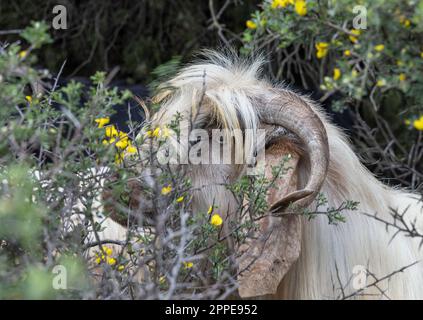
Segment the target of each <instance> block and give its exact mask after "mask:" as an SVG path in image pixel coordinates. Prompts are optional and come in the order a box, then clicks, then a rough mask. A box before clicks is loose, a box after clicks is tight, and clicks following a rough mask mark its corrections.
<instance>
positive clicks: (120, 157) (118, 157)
mask: <svg viewBox="0 0 423 320" xmlns="http://www.w3.org/2000/svg"><path fill="white" fill-rule="evenodd" d="M123 156H124V154H123V152H118V153H116V155H115V163H116V164H121V163H122V162H123Z"/></svg>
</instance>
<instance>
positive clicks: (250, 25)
mask: <svg viewBox="0 0 423 320" xmlns="http://www.w3.org/2000/svg"><path fill="white" fill-rule="evenodd" d="M245 24H246V26H247V28H248V29H251V30H254V29H257V24H256V23H255V22H253V21H251V20H248V21H247V22H246V23H245Z"/></svg>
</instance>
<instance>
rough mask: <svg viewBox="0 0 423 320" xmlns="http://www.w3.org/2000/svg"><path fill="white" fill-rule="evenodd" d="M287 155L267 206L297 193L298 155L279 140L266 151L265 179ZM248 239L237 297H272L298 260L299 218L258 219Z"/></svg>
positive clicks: (268, 196)
mask: <svg viewBox="0 0 423 320" xmlns="http://www.w3.org/2000/svg"><path fill="white" fill-rule="evenodd" d="M288 154H289V155H290V159H289V161H288V163H287V168H289V169H288V171H287V172H286V173H285V174H284V175H282V176H280V177H279V178H277V179H276V181H275V185H274V187H273V188H271V189H270V190H269V192H268V194H267V201H268V203H269V207H271V205H272V204H273V203H275V202H277V201H278V200H279V199H282V198H283V197H284V196H285V195H286V194H289V193H291V192H293V191H295V190H297V184H298V177H297V176H298V172H297V166H298V161H299V154H298V153H297V152H296V151H295V147H294V146H293V145H290V144H289V143H287V142H286V141H283V140H279V141H278V142H276V143H273V144H272V145H271V146H269V147H268V148H267V149H266V154H265V158H266V164H265V176H266V178H267V179H269V180H272V179H273V174H272V173H273V172H272V171H273V170H272V168H273V167H275V166H280V162H281V159H282V158H283V157H284V155H288ZM252 238H254V239H256V240H251V241H250V242H249V243H248V242H247V243H246V244H245V245H243V246H241V248H240V253H241V258H240V260H239V269H240V270H245V271H243V273H241V276H240V277H239V278H238V280H239V289H238V290H239V294H240V296H241V297H242V298H251V297H257V296H263V295H268V294H275V293H276V291H277V288H278V285H279V284H280V282H281V281H282V278H283V277H284V276H285V274H286V273H287V272H288V270H289V269H290V267H291V266H292V265H293V263H294V262H295V261H296V260H297V259H298V257H299V255H300V250H301V223H300V217H299V215H294V214H289V213H286V215H283V216H280V217H276V216H272V215H270V214H269V215H267V216H266V217H265V218H263V219H261V220H260V229H259V231H258V233H257V234H256V235H255V236H254V237H252Z"/></svg>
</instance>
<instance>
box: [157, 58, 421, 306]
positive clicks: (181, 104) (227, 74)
mask: <svg viewBox="0 0 423 320" xmlns="http://www.w3.org/2000/svg"><path fill="white" fill-rule="evenodd" d="M206 55H207V56H208V59H207V60H205V61H201V62H199V63H197V64H194V65H191V66H189V67H187V68H185V69H184V70H182V72H181V73H179V74H178V75H177V76H176V77H175V78H174V79H172V80H170V81H169V82H168V83H167V85H170V86H171V87H173V88H172V89H171V91H170V94H169V95H168V96H167V98H166V99H163V101H162V102H163V106H162V108H161V110H160V111H159V112H158V114H156V115H155V117H154V118H153V123H155V124H156V125H163V124H166V123H169V122H170V120H171V119H172V117H173V115H174V114H175V113H176V112H177V111H178V112H181V113H182V114H185V115H188V114H189V113H190V112H191V110H192V109H193V108H194V109H195V104H196V103H197V102H198V101H200V100H201V97H202V96H205V97H207V98H208V99H209V101H211V104H210V105H209V106H208V108H206V109H205V110H203V112H204V114H201V115H200V117H199V121H206V115H207V114H214V115H215V116H216V118H217V119H218V120H219V121H220V123H221V124H222V126H225V127H227V128H238V127H240V126H244V127H245V128H257V127H258V126H259V118H258V116H257V111H256V108H255V105H254V104H255V99H254V97H256V96H259V95H266V94H269V95H271V94H272V93H271V92H270V91H269V89H270V88H272V85H271V84H269V83H268V82H266V81H264V80H261V79H260V78H259V77H258V72H259V70H260V61H259V60H257V61H247V62H244V63H241V62H239V61H238V62H237V61H234V60H233V59H230V58H227V57H224V56H220V55H219V54H216V53H213V52H207V53H206ZM286 90H287V91H286V92H287V94H288V93H290V92H291V91H289V90H288V89H286ZM273 94H274V93H273ZM302 99H303V100H305V101H306V102H307V103H308V104H309V105H310V106H311V107H312V108H313V109H314V111H315V112H316V113H317V114H318V115H319V117H320V118H321V120H322V121H323V123H324V125H325V127H326V130H327V133H328V137H329V148H330V165H329V172H328V175H327V178H326V181H325V183H324V185H323V188H322V190H321V192H322V193H323V194H325V195H326V197H327V198H328V200H329V203H328V205H329V206H335V207H336V206H338V205H340V204H341V203H342V202H343V201H345V200H354V201H359V202H360V205H359V210H358V211H354V212H348V213H347V214H346V222H345V223H339V224H338V225H329V224H328V221H327V218H326V217H324V216H319V217H317V218H315V219H313V220H311V221H308V220H307V219H304V221H303V242H302V250H301V256H300V258H299V260H298V261H297V262H296V263H295V265H294V266H293V267H292V268H291V270H290V271H289V273H288V274H287V275H286V276H285V278H284V279H283V281H282V283H281V285H280V288H279V292H278V294H277V295H276V297H277V298H285V299H297V298H299V299H325V298H332V299H333V298H336V297H338V296H339V294H340V291H338V290H336V289H337V288H338V287H339V286H340V285H341V284H342V285H346V284H349V285H347V287H346V289H345V292H346V294H349V293H351V292H353V291H354V290H355V289H354V288H353V287H352V277H354V275H353V269H354V267H355V266H356V265H362V266H364V267H365V268H368V269H369V270H370V271H371V272H372V273H374V274H375V275H376V276H377V277H383V276H386V275H388V274H390V273H391V272H393V271H395V270H397V269H399V268H401V267H404V266H406V265H409V264H411V263H413V262H415V261H417V260H420V259H421V258H422V251H419V249H418V246H417V244H418V243H417V240H416V239H411V238H407V237H405V236H404V235H398V236H397V237H396V238H395V239H394V240H393V241H392V242H390V240H391V237H392V235H393V231H394V230H388V231H387V230H386V228H385V226H384V225H383V224H382V223H380V222H378V221H375V220H374V219H372V218H370V217H366V216H365V215H363V214H361V212H366V213H369V214H375V213H377V214H378V216H379V217H381V218H383V219H386V220H389V219H391V216H390V213H389V208H390V207H392V208H394V209H399V210H400V211H401V210H404V208H406V207H407V206H408V205H410V208H409V210H408V212H407V215H406V216H407V219H408V220H409V221H412V220H413V219H415V218H417V219H418V220H419V221H420V222H419V223H420V225H421V224H422V222H421V220H422V218H421V217H422V215H423V209H422V204H421V203H419V202H418V200H417V196H416V195H412V194H409V193H407V192H405V191H401V190H395V189H393V188H390V187H387V186H385V185H383V184H382V183H380V182H379V181H378V180H377V179H375V178H374V177H373V175H372V174H371V173H370V172H369V171H368V170H367V169H366V168H365V167H364V166H363V165H362V164H361V163H360V161H359V159H358V157H357V156H356V154H355V153H354V152H353V151H352V149H351V147H350V145H349V143H348V142H347V140H346V138H345V137H344V135H343V133H342V132H341V130H340V129H338V128H336V127H335V126H334V125H332V124H331V123H330V121H329V120H328V119H327V118H326V116H325V115H324V113H323V111H322V110H321V109H320V108H319V107H317V106H315V105H314V104H313V103H312V102H311V101H309V100H307V98H305V97H302ZM239 119H241V122H242V124H240V121H239ZM304 172H305V170H303V175H305V173H304ZM233 173H234V169H233V168H231V167H230V166H229V167H228V166H223V165H222V166H217V167H215V166H212V165H209V166H201V167H195V166H194V167H193V168H192V171H191V173H190V174H191V176H192V179H193V183H194V186H197V187H201V191H200V192H198V193H197V194H196V195H195V199H194V201H193V206H194V207H195V209H196V210H204V209H206V208H208V206H209V205H210V204H211V203H212V202H215V203H217V204H218V205H219V206H220V208H222V210H224V208H229V210H228V212H226V213H230V211H231V210H232V208H233V207H234V202H233V198H231V194H230V193H228V192H227V191H226V190H224V187H222V186H218V185H217V184H218V183H222V182H228V180H231V176H232V174H233ZM216 176H217V177H216ZM303 178H304V177H303ZM312 207H313V205H312ZM336 268H337V269H338V273H339V278H340V279H339V280H340V282H341V283H339V282H338V279H337V273H336ZM372 281H373V280H372V278H371V277H368V282H367V283H368V284H369V283H371V282H372ZM379 287H380V288H381V289H383V290H386V295H387V296H389V297H390V298H393V299H423V267H422V263H419V264H417V265H414V266H413V267H411V268H409V269H407V270H406V271H404V272H403V273H400V274H396V275H395V276H393V277H391V278H390V279H389V281H384V282H382V283H380V284H379ZM365 293H366V294H372V293H376V294H377V293H378V291H377V290H375V288H372V289H369V290H366V291H365ZM369 297H370V298H371V297H376V298H380V297H381V295H380V294H378V295H376V296H369V295H367V296H362V298H369Z"/></svg>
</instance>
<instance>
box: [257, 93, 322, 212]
mask: <svg viewBox="0 0 423 320" xmlns="http://www.w3.org/2000/svg"><path fill="white" fill-rule="evenodd" d="M276 94H277V96H276V97H273V98H272V99H271V100H270V101H268V102H267V103H264V104H258V105H259V107H258V111H259V115H260V118H261V119H262V120H263V122H265V123H268V124H274V125H279V126H282V127H284V128H286V129H288V130H290V131H292V132H293V133H295V134H296V135H297V136H298V138H299V139H300V140H301V141H302V142H303V143H304V145H305V147H306V151H307V152H306V154H307V155H308V159H309V162H310V176H309V179H308V181H307V184H306V185H305V187H304V189H301V190H297V191H295V192H292V193H290V194H288V195H286V196H285V197H284V198H282V199H280V200H279V201H277V202H276V203H274V204H272V205H271V207H270V210H271V211H272V212H276V211H280V210H283V209H285V208H286V207H287V206H288V205H289V204H291V203H293V202H297V201H299V200H301V201H300V202H297V204H299V205H300V206H307V205H309V204H310V203H311V202H312V201H313V199H314V198H315V197H316V195H317V193H318V192H319V190H320V187H321V186H322V184H323V181H324V180H325V178H326V173H327V170H328V164H329V145H328V138H327V134H326V130H325V127H324V126H323V123H322V121H321V120H320V118H319V117H318V116H317V114H316V113H315V112H314V111H313V110H312V108H311V107H310V105H309V103H307V102H306V101H305V100H303V99H301V97H300V96H298V95H296V94H294V93H292V92H289V91H282V90H276Z"/></svg>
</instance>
